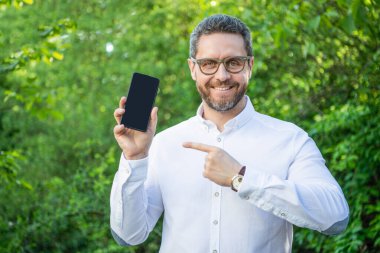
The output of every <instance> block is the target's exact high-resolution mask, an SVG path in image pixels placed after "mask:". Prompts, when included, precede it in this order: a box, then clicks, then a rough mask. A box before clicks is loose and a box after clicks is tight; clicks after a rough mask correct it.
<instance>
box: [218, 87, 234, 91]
mask: <svg viewBox="0 0 380 253" xmlns="http://www.w3.org/2000/svg"><path fill="white" fill-rule="evenodd" d="M214 89H215V90H220V91H224V90H229V89H230V87H215V88H214Z"/></svg>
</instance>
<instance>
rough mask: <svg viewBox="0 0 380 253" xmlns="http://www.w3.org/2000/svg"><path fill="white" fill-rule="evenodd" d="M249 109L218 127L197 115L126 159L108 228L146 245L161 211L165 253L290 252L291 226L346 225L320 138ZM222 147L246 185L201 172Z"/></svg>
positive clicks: (330, 230)
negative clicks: (196, 146)
mask: <svg viewBox="0 0 380 253" xmlns="http://www.w3.org/2000/svg"><path fill="white" fill-rule="evenodd" d="M246 98H247V105H246V107H245V109H244V110H243V111H242V112H241V113H240V114H239V115H238V116H236V117H235V118H234V119H231V120H230V121H229V122H227V123H226V124H225V126H224V130H223V132H219V131H218V129H217V127H216V126H215V124H214V123H212V122H211V121H208V120H204V119H203V118H202V112H203V111H202V106H200V108H199V109H198V112H197V115H196V116H194V117H192V118H190V119H189V120H187V121H184V122H182V123H180V124H178V125H176V126H173V127H171V128H169V129H167V130H165V131H163V132H161V133H159V134H157V135H156V136H155V138H154V140H153V143H152V146H151V149H150V153H149V157H148V158H145V159H142V160H135V161H128V160H125V159H124V157H123V156H122V157H121V160H120V165H119V169H118V171H117V173H116V175H115V178H114V182H113V186H112V191H111V199H110V202H111V229H112V233H113V235H114V237H115V239H116V240H117V241H118V242H119V243H120V244H124V245H135V244H139V243H142V242H143V241H144V240H145V239H146V238H147V237H148V235H149V233H150V232H151V231H152V229H153V228H154V226H155V224H156V222H157V220H158V219H159V217H160V216H161V214H162V213H163V212H164V220H163V229H162V230H163V231H162V243H161V248H160V252H161V253H173V252H181V253H184V252H189V253H205V252H210V253H211V252H220V253H234V252H239V253H253V252H255V253H266V252H267V253H273V252H278V253H280V252H291V247H292V240H293V229H292V224H294V225H297V226H300V227H306V228H310V229H313V230H317V231H321V232H325V233H327V234H334V233H339V232H341V231H342V230H344V228H345V227H346V225H347V221H348V205H347V202H346V200H345V198H344V195H343V193H342V190H341V188H340V187H339V185H338V184H337V182H336V181H335V179H334V178H333V177H332V175H331V174H330V172H329V170H328V169H327V168H326V166H325V161H324V160H323V158H322V156H321V153H320V152H319V150H318V148H317V146H316V145H315V143H314V141H313V140H312V139H311V138H310V137H309V136H308V135H307V134H306V133H305V132H304V131H303V130H302V129H300V128H299V127H297V126H295V125H294V124H291V123H288V122H284V121H280V120H277V119H274V118H271V117H269V116H265V115H262V114H260V113H258V112H256V111H255V110H254V108H253V106H252V104H251V102H250V100H249V98H248V97H246ZM186 141H192V142H201V143H204V144H208V145H213V146H216V147H219V148H222V149H224V150H225V151H226V152H227V153H229V154H230V155H231V156H232V157H234V158H235V159H236V160H237V161H239V162H240V163H241V164H243V165H245V166H246V172H245V175H244V179H243V181H242V183H241V185H240V188H239V191H238V192H234V191H232V190H231V188H229V187H222V186H219V185H217V184H215V183H213V182H211V181H209V180H208V179H206V178H204V177H203V176H202V172H203V169H204V162H205V156H206V153H203V152H200V151H197V150H192V149H186V148H183V147H182V143H183V142H186Z"/></svg>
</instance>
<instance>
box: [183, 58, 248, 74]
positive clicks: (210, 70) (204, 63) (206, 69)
mask: <svg viewBox="0 0 380 253" xmlns="http://www.w3.org/2000/svg"><path fill="white" fill-rule="evenodd" d="M251 58H252V56H233V57H226V58H224V59H221V60H219V59H214V58H203V59H194V58H192V57H191V58H190V59H191V61H192V62H194V63H196V64H198V66H199V69H200V70H201V72H202V73H203V74H205V75H213V74H215V73H216V72H217V71H218V69H219V66H220V64H221V63H223V65H224V68H225V69H226V70H227V71H228V72H230V73H232V74H236V73H239V72H241V71H242V70H243V69H244V66H245V62H247V61H249V60H250V59H251Z"/></svg>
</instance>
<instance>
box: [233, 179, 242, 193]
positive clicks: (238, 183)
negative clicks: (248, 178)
mask: <svg viewBox="0 0 380 253" xmlns="http://www.w3.org/2000/svg"><path fill="white" fill-rule="evenodd" d="M241 181H243V176H242V175H238V176H237V177H236V178H234V180H232V187H233V188H234V189H235V190H238V189H239V186H240V184H241Z"/></svg>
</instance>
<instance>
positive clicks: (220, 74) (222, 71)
mask: <svg viewBox="0 0 380 253" xmlns="http://www.w3.org/2000/svg"><path fill="white" fill-rule="evenodd" d="M230 75H231V74H230V72H228V71H227V70H226V68H225V67H224V64H223V63H221V64H220V65H219V68H218V71H216V73H215V74H214V76H215V78H216V79H217V80H219V81H220V82H224V81H226V80H228V79H229V78H230Z"/></svg>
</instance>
